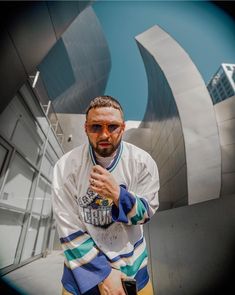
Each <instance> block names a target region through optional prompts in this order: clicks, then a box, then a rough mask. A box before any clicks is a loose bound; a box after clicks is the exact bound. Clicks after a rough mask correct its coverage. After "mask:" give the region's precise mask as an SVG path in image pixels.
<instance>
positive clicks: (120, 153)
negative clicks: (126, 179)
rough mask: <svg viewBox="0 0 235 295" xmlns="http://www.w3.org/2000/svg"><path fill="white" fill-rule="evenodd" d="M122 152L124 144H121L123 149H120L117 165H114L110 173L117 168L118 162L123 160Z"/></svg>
mask: <svg viewBox="0 0 235 295" xmlns="http://www.w3.org/2000/svg"><path fill="white" fill-rule="evenodd" d="M122 150H123V143H122V142H121V149H120V152H119V155H118V158H117V160H116V163H115V164H114V166H113V167H112V168H111V169H110V170H109V172H112V171H113V170H114V169H115V168H116V167H117V164H118V162H119V160H120V158H121V155H122Z"/></svg>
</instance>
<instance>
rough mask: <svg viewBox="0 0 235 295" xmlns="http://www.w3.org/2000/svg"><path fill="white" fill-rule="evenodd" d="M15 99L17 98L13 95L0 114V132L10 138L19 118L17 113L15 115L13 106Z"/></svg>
mask: <svg viewBox="0 0 235 295" xmlns="http://www.w3.org/2000/svg"><path fill="white" fill-rule="evenodd" d="M17 99H18V98H17V97H16V96H15V97H14V98H13V99H12V101H11V102H10V103H9V104H8V106H7V107H6V108H5V110H4V111H3V112H2V113H1V115H0V133H1V134H2V135H4V136H5V137H6V138H8V139H10V138H11V136H12V133H13V130H14V128H15V126H16V122H17V121H18V118H19V114H18V115H17V113H16V109H15V107H14V105H15V102H16V100H17Z"/></svg>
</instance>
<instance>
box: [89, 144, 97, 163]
mask: <svg viewBox="0 0 235 295" xmlns="http://www.w3.org/2000/svg"><path fill="white" fill-rule="evenodd" d="M89 153H90V156H91V160H92V163H93V165H96V162H95V159H94V157H93V153H92V148H91V146H90V145H89Z"/></svg>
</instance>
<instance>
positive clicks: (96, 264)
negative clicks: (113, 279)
mask: <svg viewBox="0 0 235 295" xmlns="http://www.w3.org/2000/svg"><path fill="white" fill-rule="evenodd" d="M111 270H112V269H111V266H110V264H109V262H108V261H107V259H106V257H105V256H104V254H102V253H99V255H98V256H96V257H95V258H94V259H93V260H91V261H90V262H89V263H86V264H83V265H81V266H80V267H77V268H75V269H73V270H71V269H68V268H67V267H66V266H64V273H63V277H62V283H63V286H65V288H66V289H68V290H69V289H70V290H71V289H74V290H77V291H78V292H77V293H73V294H76V295H77V294H84V293H85V292H87V291H88V290H90V289H92V288H94V287H95V286H97V285H98V284H99V283H100V282H102V281H103V280H104V279H105V278H106V277H107V276H108V275H109V274H110V272H111ZM68 286H70V288H68ZM79 291H80V293H79ZM88 294H90V293H88ZM92 294H93V293H92ZM94 294H95V293H94ZM98 294H99V293H98Z"/></svg>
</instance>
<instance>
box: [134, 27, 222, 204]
mask: <svg viewBox="0 0 235 295" xmlns="http://www.w3.org/2000/svg"><path fill="white" fill-rule="evenodd" d="M136 41H137V44H138V46H139V49H140V53H141V55H142V58H143V61H144V64H145V67H146V73H147V77H148V88H149V96H148V105H147V110H146V114H145V117H144V123H143V124H142V127H148V128H151V130H152V142H151V154H152V156H153V158H154V159H155V160H156V162H157V164H158V167H159V173H160V206H161V207H162V209H167V208H171V207H175V206H180V205H185V204H194V203H198V202H202V201H206V200H210V199H214V198H218V197H219V195H220V185H221V154H220V145H219V136H218V129H217V125H216V119H215V113H214V109H213V105H212V102H211V98H210V96H209V94H208V91H207V89H206V86H205V83H204V81H203V79H202V77H201V75H200V74H199V72H198V70H197V68H196V67H195V65H194V64H193V62H192V60H191V59H190V57H189V56H188V54H187V53H186V52H185V51H184V50H183V48H182V47H181V46H180V45H179V44H178V43H177V42H176V41H175V40H174V39H173V38H172V37H171V36H170V35H168V34H167V33H166V32H165V31H164V30H162V29H161V28H160V27H158V26H154V27H152V28H150V29H149V30H147V31H146V32H144V33H142V34H140V35H138V36H137V37H136ZM161 207H160V208H161Z"/></svg>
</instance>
